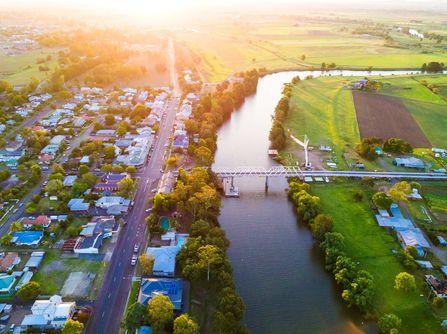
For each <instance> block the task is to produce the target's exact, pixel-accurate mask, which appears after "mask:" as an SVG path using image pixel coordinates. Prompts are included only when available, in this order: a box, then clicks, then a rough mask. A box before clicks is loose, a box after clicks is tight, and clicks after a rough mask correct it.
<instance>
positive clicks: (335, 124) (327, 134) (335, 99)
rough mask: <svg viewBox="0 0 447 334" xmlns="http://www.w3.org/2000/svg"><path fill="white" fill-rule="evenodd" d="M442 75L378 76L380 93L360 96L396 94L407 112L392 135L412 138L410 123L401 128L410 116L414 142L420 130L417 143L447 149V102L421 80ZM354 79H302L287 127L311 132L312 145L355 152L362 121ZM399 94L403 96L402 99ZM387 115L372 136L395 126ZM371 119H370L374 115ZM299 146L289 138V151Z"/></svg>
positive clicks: (296, 131)
mask: <svg viewBox="0 0 447 334" xmlns="http://www.w3.org/2000/svg"><path fill="white" fill-rule="evenodd" d="M437 78H438V76H436V75H435V76H421V75H418V76H395V77H387V78H384V77H378V78H376V79H377V80H379V81H380V82H382V83H383V84H384V85H383V88H382V89H381V90H380V92H379V93H380V95H379V94H374V93H360V94H361V96H368V98H373V99H378V100H379V101H380V100H388V97H387V96H386V95H389V96H390V97H392V98H391V99H390V101H393V103H395V107H396V108H400V110H401V114H400V115H399V116H398V117H397V118H395V120H394V126H396V128H392V127H391V128H389V131H391V132H390V133H389V134H390V135H393V136H401V137H402V138H406V134H405V132H406V131H408V129H409V127H408V124H406V125H405V126H402V127H401V125H403V124H401V123H402V122H403V119H408V120H409V121H411V122H412V126H413V128H412V129H413V130H412V131H409V132H410V135H411V136H409V137H408V138H407V139H408V140H413V137H412V136H415V132H414V131H419V138H420V140H421V142H419V143H414V144H415V145H416V146H419V145H422V147H431V145H433V146H439V147H444V146H446V145H447V133H446V131H445V129H446V128H447V115H446V114H445V110H446V109H445V108H447V103H446V101H445V100H444V99H443V97H442V96H440V94H439V93H434V92H432V91H431V90H429V89H428V88H427V87H425V86H424V85H423V84H422V83H421V81H422V80H426V81H428V82H430V80H437ZM354 80H356V79H355V78H349V79H348V78H343V77H319V78H314V79H308V80H302V81H301V82H299V83H298V84H297V85H296V86H295V87H294V88H293V92H292V98H291V102H290V110H291V111H290V113H289V116H288V118H287V120H286V121H285V123H284V127H285V128H288V129H290V130H291V131H292V133H294V134H295V135H298V136H303V135H304V134H307V135H308V136H309V138H310V143H311V144H312V145H314V146H317V145H321V144H324V145H333V146H334V148H335V152H336V154H337V155H338V156H340V155H341V154H343V153H347V154H352V153H353V148H354V146H355V145H356V144H357V143H358V142H359V141H360V131H359V126H358V124H357V121H358V120H359V121H360V120H361V119H360V118H359V119H358V117H357V115H356V108H355V104H354V99H353V97H352V92H351V90H349V89H348V88H347V86H348V85H349V83H350V82H352V81H354ZM364 94H369V95H364ZM396 98H398V99H397V100H396ZM396 101H398V102H396ZM405 109H406V110H407V111H405ZM381 111H384V110H382V109H381V108H378V107H375V108H374V112H379V113H380V112H381ZM394 111H396V110H394ZM357 112H359V110H357ZM371 112H373V110H371ZM375 117H377V115H376V116H375ZM387 117H390V115H389V113H388V114H385V113H384V114H383V115H382V114H381V116H380V117H378V118H377V119H376V123H375V128H374V130H375V131H376V132H375V133H370V134H368V135H380V133H379V132H380V131H385V130H384V129H385V128H388V127H390V126H391V125H392V123H391V122H390V120H388V121H386V119H387ZM402 117H404V118H402ZM365 119H366V120H369V119H370V118H368V117H367V118H365ZM360 130H361V128H360ZM401 130H402V131H403V132H402V131H401ZM427 139H428V141H427ZM430 144H431V145H430ZM293 147H294V144H293V143H292V142H291V141H290V140H288V145H287V147H286V151H290V150H291V149H293Z"/></svg>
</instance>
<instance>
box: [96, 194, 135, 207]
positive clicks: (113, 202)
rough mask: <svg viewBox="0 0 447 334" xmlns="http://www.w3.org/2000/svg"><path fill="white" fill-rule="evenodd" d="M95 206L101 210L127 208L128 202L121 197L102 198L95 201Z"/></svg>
mask: <svg viewBox="0 0 447 334" xmlns="http://www.w3.org/2000/svg"><path fill="white" fill-rule="evenodd" d="M95 205H96V206H97V207H98V208H101V209H108V208H110V207H113V206H117V205H118V206H126V207H129V205H130V200H128V199H126V198H124V197H121V196H103V197H101V198H99V199H98V200H97V201H96V204H95Z"/></svg>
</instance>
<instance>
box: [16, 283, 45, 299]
mask: <svg viewBox="0 0 447 334" xmlns="http://www.w3.org/2000/svg"><path fill="white" fill-rule="evenodd" d="M40 291H41V288H40V284H39V283H38V282H35V281H30V282H28V283H26V284H25V285H24V286H22V287H21V288H20V290H19V291H18V292H17V297H19V298H20V299H22V300H25V301H27V300H34V299H36V298H37V296H39V294H40Z"/></svg>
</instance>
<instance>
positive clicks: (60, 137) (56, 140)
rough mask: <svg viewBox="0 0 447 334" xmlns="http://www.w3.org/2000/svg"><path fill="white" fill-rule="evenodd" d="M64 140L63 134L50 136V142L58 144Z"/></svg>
mask: <svg viewBox="0 0 447 334" xmlns="http://www.w3.org/2000/svg"><path fill="white" fill-rule="evenodd" d="M64 140H65V136H63V135H57V136H54V137H53V138H51V140H50V144H51V145H58V146H60V145H61V144H62V143H63V142H64Z"/></svg>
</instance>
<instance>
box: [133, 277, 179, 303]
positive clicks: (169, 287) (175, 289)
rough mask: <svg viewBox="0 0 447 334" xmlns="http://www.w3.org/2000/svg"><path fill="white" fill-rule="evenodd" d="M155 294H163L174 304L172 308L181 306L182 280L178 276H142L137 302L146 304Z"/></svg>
mask: <svg viewBox="0 0 447 334" xmlns="http://www.w3.org/2000/svg"><path fill="white" fill-rule="evenodd" d="M157 295H164V296H167V297H168V298H169V300H170V301H171V302H172V304H173V305H174V310H176V311H181V310H182V308H183V280H182V279H180V278H143V279H142V282H141V287H140V292H139V294H138V302H139V303H141V304H143V305H145V306H146V305H147V304H148V302H149V301H150V300H151V299H152V298H154V297H155V296H157Z"/></svg>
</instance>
